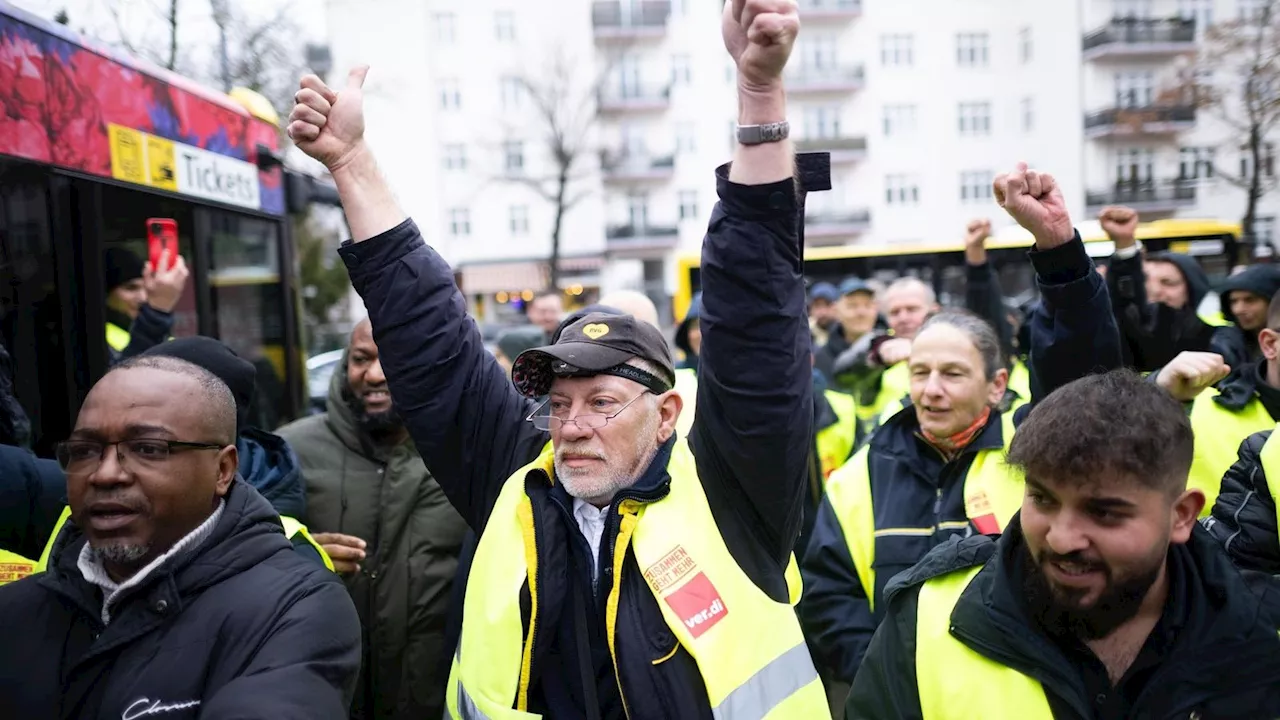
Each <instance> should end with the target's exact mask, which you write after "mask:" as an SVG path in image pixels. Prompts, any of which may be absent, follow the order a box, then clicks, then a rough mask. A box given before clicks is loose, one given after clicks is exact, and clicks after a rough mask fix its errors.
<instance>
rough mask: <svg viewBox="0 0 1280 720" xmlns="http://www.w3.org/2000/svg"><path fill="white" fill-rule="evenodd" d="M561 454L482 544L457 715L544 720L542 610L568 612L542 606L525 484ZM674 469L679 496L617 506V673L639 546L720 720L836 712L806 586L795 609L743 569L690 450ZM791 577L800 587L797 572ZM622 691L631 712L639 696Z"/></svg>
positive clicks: (683, 449) (519, 488)
mask: <svg viewBox="0 0 1280 720" xmlns="http://www.w3.org/2000/svg"><path fill="white" fill-rule="evenodd" d="M552 457H553V456H552V455H551V454H550V453H548V452H544V453H543V454H542V455H541V456H540V457H539V458H538V459H537V460H535V461H534V462H532V463H530V464H529V465H526V466H525V467H523V468H521V469H520V470H518V471H516V473H515V474H514V475H512V476H511V477H510V478H509V479H508V480H507V482H506V484H505V485H504V486H503V488H502V492H501V493H500V494H499V495H498V500H497V502H496V504H495V505H494V509H493V513H492V514H491V515H490V518H491V519H490V521H489V524H488V525H487V526H486V527H485V531H484V534H483V535H482V536H481V538H480V544H479V546H478V547H477V549H476V554H475V559H474V561H473V563H472V566H471V572H470V575H469V577H468V581H467V593H466V599H465V600H464V602H463V610H462V613H463V621H462V639H461V641H460V642H459V644H458V648H457V652H456V653H455V655H454V659H453V666H452V668H451V670H450V672H449V686H448V690H447V691H446V693H445V697H446V699H447V702H448V709H449V717H450V718H456V719H461V720H472V719H475V718H486V719H489V720H497V719H499V718H501V719H504V720H515V719H518V718H529V719H531V718H540V717H541V716H540V715H537V714H534V713H530V712H529V711H528V703H529V684H530V678H531V673H532V668H531V665H532V662H533V658H532V648H533V641H534V637H533V636H534V634H535V633H536V632H537V631H538V628H539V619H540V616H539V614H540V613H545V612H555V611H556V609H555V608H551V609H550V610H548V609H545V608H543V607H542V606H541V605H540V603H539V601H540V599H541V598H540V597H539V588H538V550H537V547H536V543H537V536H536V535H535V533H534V526H533V506H532V504H531V502H530V500H529V498H528V496H527V495H526V494H525V492H524V484H525V476H526V475H527V474H529V473H530V472H534V471H540V472H542V473H544V474H545V475H547V476H550V475H551V473H552V470H553V467H552ZM667 472H668V474H670V476H671V490H670V493H669V494H668V495H667V497H665V498H663V499H661V500H659V501H657V502H653V503H649V504H647V505H646V504H641V503H639V502H636V501H633V500H624V501H622V503H621V504H620V505H619V507H618V509H617V511H618V513H619V514H620V515H621V522H620V524H619V530H618V538H617V542H616V543H615V550H614V555H613V558H612V560H613V578H614V581H613V588H612V589H611V590H610V592H609V597H608V600H607V602H606V605H605V608H606V610H605V613H606V614H605V630H606V636H607V640H608V643H609V653H610V655H612V656H613V662H614V668H615V671H616V669H617V667H618V659H617V644H616V637H615V634H614V633H615V628H616V626H617V617H618V604H619V598H620V590H621V588H622V585H623V579H622V572H623V559H624V558H625V557H626V554H627V551H628V548H630V551H631V552H633V553H634V554H635V557H636V562H637V564H638V565H639V566H640V567H641V568H644V571H643V572H644V579H645V582H646V584H647V585H648V586H649V590H650V591H651V592H652V593H653V596H654V597H655V598H656V599H657V600H658V604H659V606H661V608H662V614H663V619H664V620H666V623H667V626H668V627H670V628H671V630H672V632H673V633H674V634H675V636H676V638H677V639H678V641H679V643H680V644H681V645H683V646H684V648H685V649H686V650H687V651H688V652H689V653H690V654H691V655H693V657H694V659H695V660H696V661H697V664H698V668H699V671H700V674H701V676H702V680H703V683H704V684H705V686H706V689H707V696H708V698H709V699H710V701H711V707H712V711H713V713H714V714H715V716H716V717H717V718H723V719H724V720H736V719H738V718H760V719H763V718H771V719H773V720H782V719H783V718H810V717H819V716H821V715H822V714H823V713H829V709H828V706H827V700H826V695H825V693H824V691H823V689H822V683H821V681H820V680H819V679H818V674H817V671H816V670H815V669H814V666H813V661H812V660H811V659H810V657H809V651H808V649H807V648H806V646H805V641H804V637H803V635H802V634H801V632H800V624H799V622H798V621H797V619H796V615H795V609H794V607H793V606H794V605H795V602H796V600H797V599H798V592H797V591H798V590H799V588H798V587H797V586H793V587H791V600H790V602H789V603H779V602H775V601H773V600H772V599H770V598H769V597H768V596H767V595H765V594H764V593H763V592H761V591H760V589H759V588H757V587H756V586H755V584H754V583H753V582H751V579H750V578H748V577H747V575H746V574H745V573H744V572H743V571H742V569H741V568H740V567H739V566H738V564H737V562H736V561H734V559H733V556H732V554H730V552H729V549H728V548H727V547H725V544H724V539H723V538H721V536H720V533H719V531H718V530H717V529H716V520H715V517H714V516H713V515H712V514H711V508H710V507H709V506H708V504H707V496H706V494H705V493H704V492H703V490H702V483H701V482H699V480H698V475H697V468H696V467H695V464H694V459H693V453H692V452H690V450H689V447H688V444H687V443H685V442H677V443H676V446H675V448H674V450H673V451H672V454H671V460H670V461H669V462H668V464H667ZM793 564H794V563H793ZM787 577H788V583H789V584H790V583H791V581H792V579H793V578H792V573H791V572H790V571H788V573H787ZM525 583H528V586H529V595H530V597H531V599H532V601H531V603H530V607H529V626H528V627H529V631H528V636H526V634H525V630H524V624H523V620H522V617H521V611H520V593H521V588H522V587H523V586H524V585H525ZM762 628H767V629H768V631H767V632H762V630H761V629H762ZM672 652H673V653H674V649H673V651H672ZM619 682H621V680H619ZM620 689H621V690H622V702H623V707H624V709H626V708H627V693H626V691H625V688H620ZM628 712H629V710H628Z"/></svg>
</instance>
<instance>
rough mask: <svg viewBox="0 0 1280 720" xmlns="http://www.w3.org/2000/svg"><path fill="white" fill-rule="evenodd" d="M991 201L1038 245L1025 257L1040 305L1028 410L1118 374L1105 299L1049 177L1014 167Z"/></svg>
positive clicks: (1116, 341)
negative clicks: (1071, 387) (1063, 390)
mask: <svg viewBox="0 0 1280 720" xmlns="http://www.w3.org/2000/svg"><path fill="white" fill-rule="evenodd" d="M995 195H996V201H997V202H999V203H1000V205H1001V207H1003V208H1004V209H1005V211H1006V212H1008V213H1009V215H1011V216H1012V217H1013V219H1014V220H1017V221H1018V224H1019V225H1021V226H1022V227H1024V228H1026V229H1027V230H1028V231H1029V232H1030V233H1031V234H1032V236H1033V237H1034V238H1035V241H1036V242H1035V247H1034V248H1033V249H1032V250H1031V252H1030V253H1029V255H1030V257H1031V264H1032V266H1033V267H1034V268H1035V271H1036V282H1037V283H1038V284H1039V286H1040V298H1041V299H1040V304H1039V305H1038V306H1037V307H1036V311H1035V313H1034V314H1033V315H1032V316H1031V318H1030V320H1029V322H1030V323H1031V349H1030V350H1031V352H1030V362H1031V377H1032V387H1031V397H1032V403H1033V404H1034V403H1036V402H1038V401H1039V400H1040V399H1042V398H1044V397H1045V396H1047V395H1048V394H1049V393H1051V392H1053V391H1054V390H1056V389H1058V388H1059V387H1062V386H1063V385H1066V384H1067V383H1069V382H1071V381H1073V380H1076V379H1078V378H1081V377H1084V376H1085V375H1088V374H1090V373H1094V372H1106V371H1108V370H1114V369H1116V368H1118V367H1121V366H1122V364H1123V361H1122V358H1121V354H1120V334H1119V331H1118V330H1117V329H1116V320H1115V317H1113V316H1112V314H1111V298H1110V297H1109V296H1108V294H1107V288H1106V284H1105V283H1104V282H1103V281H1102V276H1101V275H1099V274H1098V272H1097V270H1095V269H1094V267H1093V260H1091V259H1090V258H1089V254H1088V253H1087V252H1085V249H1084V242H1083V241H1081V239H1080V235H1079V233H1077V232H1076V231H1075V229H1074V228H1073V227H1072V225H1071V217H1070V216H1069V215H1068V214H1067V207H1066V202H1065V201H1064V200H1063V198H1062V191H1061V190H1060V189H1059V188H1058V185H1057V182H1056V181H1055V180H1054V179H1053V176H1051V175H1048V174H1046V173H1040V172H1037V171H1035V170H1029V169H1027V165H1026V163H1018V167H1017V169H1016V170H1015V171H1014V172H1012V173H1008V174H1004V175H1001V176H999V177H997V178H996V182H995ZM1028 407H1029V406H1028ZM1020 410H1021V409H1020ZM1022 412H1024V413H1025V412H1026V411H1025V410H1022Z"/></svg>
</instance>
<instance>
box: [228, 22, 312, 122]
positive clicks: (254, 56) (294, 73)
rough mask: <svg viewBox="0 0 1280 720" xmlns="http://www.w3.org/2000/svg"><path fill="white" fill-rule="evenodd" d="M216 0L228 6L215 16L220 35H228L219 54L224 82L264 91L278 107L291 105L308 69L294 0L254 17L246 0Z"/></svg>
mask: <svg viewBox="0 0 1280 720" xmlns="http://www.w3.org/2000/svg"><path fill="white" fill-rule="evenodd" d="M214 2H215V3H217V4H218V5H223V6H225V7H224V9H223V11H222V12H218V13H215V16H214V18H215V23H217V24H218V26H219V30H220V34H223V33H225V35H226V46H225V49H220V50H219V53H218V55H219V58H218V63H217V72H218V74H219V75H222V74H224V73H225V75H226V80H225V82H227V83H229V84H230V85H231V86H232V87H236V86H238V87H245V88H248V89H250V90H253V91H255V92H258V93H261V94H262V95H263V96H264V97H265V98H267V99H268V100H270V101H271V104H272V106H273V107H275V108H276V109H278V110H283V109H286V108H288V107H291V106H292V105H293V93H294V91H295V90H296V89H297V87H296V85H297V82H298V78H299V77H300V76H301V75H302V74H303V73H304V72H305V71H306V63H305V58H304V46H303V43H302V42H301V38H302V31H301V29H300V28H299V27H298V24H297V23H296V22H294V21H293V19H292V15H293V13H294V7H293V3H291V2H290V3H285V4H283V5H281V6H280V7H279V8H278V9H277V10H276V11H275V13H273V14H272V15H270V16H267V17H265V18H255V17H253V16H251V15H250V14H249V13H248V12H247V9H248V8H249V6H250V3H248V2H247V1H244V0H242V1H241V2H240V3H238V4H237V3H229V2H228V1H227V0H214ZM224 67H225V70H224Z"/></svg>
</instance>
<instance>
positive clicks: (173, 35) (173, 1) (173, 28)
mask: <svg viewBox="0 0 1280 720" xmlns="http://www.w3.org/2000/svg"><path fill="white" fill-rule="evenodd" d="M165 5H166V10H165V11H164V22H165V26H166V29H165V47H167V48H169V52H168V53H166V54H164V55H162V54H160V53H159V52H156V51H155V50H154V49H152V43H151V42H148V41H147V39H146V38H144V39H143V40H142V41H138V40H135V39H134V36H133V34H132V33H130V32H128V31H126V29H125V22H124V20H123V19H122V18H121V17H120V8H119V7H118V6H117V4H116V3H107V12H109V13H110V14H111V19H112V21H114V22H115V25H116V35H117V36H118V37H119V40H118V42H119V44H120V46H121V47H123V48H124V49H125V51H126V52H128V53H129V54H130V55H136V56H138V57H140V58H143V59H145V60H148V61H150V62H153V63H155V64H156V65H159V66H161V67H163V68H164V69H166V70H169V71H173V72H177V71H178V62H179V55H178V25H179V23H178V0H167V2H166V3H165ZM64 12H65V11H64Z"/></svg>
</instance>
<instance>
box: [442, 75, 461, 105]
mask: <svg viewBox="0 0 1280 720" xmlns="http://www.w3.org/2000/svg"><path fill="white" fill-rule="evenodd" d="M460 107H462V91H461V90H460V89H458V81H457V80H453V79H448V80H441V81H440V109H441V110H457V109H458V108H460Z"/></svg>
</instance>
